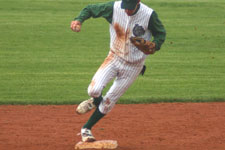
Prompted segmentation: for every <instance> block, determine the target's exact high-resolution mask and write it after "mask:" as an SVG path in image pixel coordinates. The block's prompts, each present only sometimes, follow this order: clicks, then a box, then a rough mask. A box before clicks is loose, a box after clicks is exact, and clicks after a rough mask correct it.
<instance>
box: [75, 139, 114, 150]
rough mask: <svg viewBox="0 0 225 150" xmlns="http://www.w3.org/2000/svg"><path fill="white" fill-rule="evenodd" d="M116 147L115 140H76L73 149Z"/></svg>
mask: <svg viewBox="0 0 225 150" xmlns="http://www.w3.org/2000/svg"><path fill="white" fill-rule="evenodd" d="M117 147H118V143H117V141H113V140H101V141H94V142H78V143H77V144H76V145H75V150H85V149H86V150H88V149H116V148H117Z"/></svg>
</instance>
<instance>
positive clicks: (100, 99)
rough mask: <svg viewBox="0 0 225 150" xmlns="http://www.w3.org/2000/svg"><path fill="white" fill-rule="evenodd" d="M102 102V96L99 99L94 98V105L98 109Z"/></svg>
mask: <svg viewBox="0 0 225 150" xmlns="http://www.w3.org/2000/svg"><path fill="white" fill-rule="evenodd" d="M102 100H103V98H102V95H100V96H99V97H97V98H94V102H93V103H94V104H95V106H96V107H98V106H99V105H100V103H101V101H102Z"/></svg>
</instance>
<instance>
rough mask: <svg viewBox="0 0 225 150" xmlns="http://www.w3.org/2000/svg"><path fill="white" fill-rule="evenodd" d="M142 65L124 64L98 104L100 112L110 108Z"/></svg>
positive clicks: (133, 79)
mask: <svg viewBox="0 0 225 150" xmlns="http://www.w3.org/2000/svg"><path fill="white" fill-rule="evenodd" d="M142 67H143V65H142V64H141V65H140V64H139V65H133V66H130V65H128V66H124V70H121V74H119V75H118V76H117V77H116V79H115V81H114V82H113V85H112V86H111V87H110V89H109V91H108V92H107V94H106V95H105V96H104V98H103V101H102V102H101V104H100V106H99V110H100V112H102V113H103V114H107V113H108V112H110V111H111V110H112V108H113V107H114V105H115V104H116V102H117V101H118V99H119V98H120V97H121V96H122V95H123V94H124V93H125V92H126V90H127V89H128V88H129V87H130V85H131V84H132V83H133V82H134V81H135V80H136V78H137V77H138V75H139V73H140V71H141V69H142Z"/></svg>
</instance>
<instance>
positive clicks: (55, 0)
mask: <svg viewBox="0 0 225 150" xmlns="http://www.w3.org/2000/svg"><path fill="white" fill-rule="evenodd" d="M106 1H107V0H85V1H83V0H0V104H76V103H79V102H80V101H82V100H84V99H86V98H88V95H87V87H88V84H89V83H90V80H91V78H92V76H93V75H94V73H95V72H96V70H97V69H98V67H99V65H100V64H101V63H102V61H103V60H104V58H105V56H106V55H107V53H108V50H109V33H108V32H109V29H108V27H109V25H108V23H107V22H106V21H105V20H104V19H90V20H88V21H86V22H85V23H84V24H83V28H82V32H81V33H74V32H72V31H71V30H70V22H71V21H72V19H73V18H74V17H75V16H76V15H77V14H78V13H79V11H80V10H81V8H83V7H84V6H86V5H87V4H91V3H97V2H106ZM143 2H144V3H146V4H147V5H149V6H150V7H152V8H153V9H155V10H156V11H157V13H158V15H159V17H160V19H161V20H162V22H163V24H164V25H165V28H166V30H167V39H166V42H165V43H164V45H163V46H162V49H161V50H160V51H159V52H157V53H156V54H155V55H153V56H151V57H149V58H148V59H147V60H146V65H147V71H146V73H145V75H144V76H143V77H142V76H140V77H139V78H138V79H137V80H136V82H135V83H134V84H133V85H132V86H131V88H129V89H128V91H127V92H126V93H125V95H124V96H122V97H121V100H120V101H119V102H120V103H149V102H174V101H184V102H189V101H193V102H198V101H201V102H208V101H225V28H224V27H225V15H224V14H225V1H224V0H169V1H168V0H151V1H149V0H144V1H143ZM108 88H109V87H107V88H106V89H105V90H104V92H105V91H106V90H107V89H108Z"/></svg>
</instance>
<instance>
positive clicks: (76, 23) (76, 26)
mask: <svg viewBox="0 0 225 150" xmlns="http://www.w3.org/2000/svg"><path fill="white" fill-rule="evenodd" d="M70 28H71V30H72V31H74V32H80V30H81V22H80V21H77V20H75V21H72V22H71V24H70Z"/></svg>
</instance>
